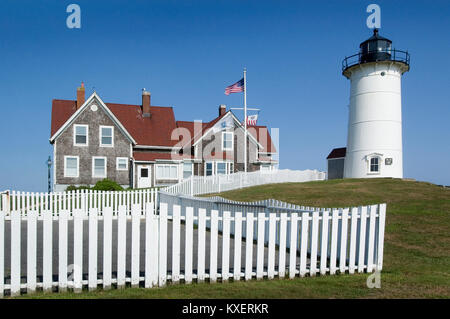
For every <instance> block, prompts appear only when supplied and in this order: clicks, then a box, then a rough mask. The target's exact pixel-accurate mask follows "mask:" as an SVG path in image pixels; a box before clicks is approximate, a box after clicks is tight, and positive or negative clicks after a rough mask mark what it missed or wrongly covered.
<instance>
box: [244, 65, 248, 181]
mask: <svg viewBox="0 0 450 319" xmlns="http://www.w3.org/2000/svg"><path fill="white" fill-rule="evenodd" d="M244 130H245V132H244V136H245V137H244V172H245V173H247V69H246V68H244Z"/></svg>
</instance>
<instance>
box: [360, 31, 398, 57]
mask: <svg viewBox="0 0 450 319" xmlns="http://www.w3.org/2000/svg"><path fill="white" fill-rule="evenodd" d="M359 48H360V54H361V63H366V62H376V61H386V60H390V59H391V53H392V41H391V40H389V39H386V38H384V37H382V36H380V35H379V34H378V29H374V30H373V35H372V36H371V37H370V38H369V39H367V40H366V41H364V42H362V43H361V44H360V45H359Z"/></svg>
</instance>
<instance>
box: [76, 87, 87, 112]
mask: <svg viewBox="0 0 450 319" xmlns="http://www.w3.org/2000/svg"><path fill="white" fill-rule="evenodd" d="M85 99H86V96H85V90H84V83H83V82H81V86H80V87H79V88H77V110H78V109H79V108H80V107H81V106H82V105H83V103H84V101H85Z"/></svg>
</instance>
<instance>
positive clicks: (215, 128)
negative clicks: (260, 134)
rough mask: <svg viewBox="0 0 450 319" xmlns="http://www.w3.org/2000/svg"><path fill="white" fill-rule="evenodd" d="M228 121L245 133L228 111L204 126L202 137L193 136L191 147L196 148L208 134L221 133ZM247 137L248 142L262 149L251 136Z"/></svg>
mask: <svg viewBox="0 0 450 319" xmlns="http://www.w3.org/2000/svg"><path fill="white" fill-rule="evenodd" d="M230 120H231V121H232V122H233V124H234V127H233V128H235V127H238V128H240V129H241V130H242V131H243V132H245V128H244V127H243V126H242V124H241V123H240V122H239V120H238V119H237V118H236V116H235V115H234V114H233V112H231V111H228V112H227V113H225V114H224V115H223V116H221V117H218V118H216V119H215V120H213V121H211V122H210V124H209V125H207V126H205V127H204V128H203V130H202V135H200V134H198V135H197V136H194V138H193V141H194V142H193V146H196V145H197V144H198V143H199V142H200V141H201V140H203V139H204V138H205V137H207V136H208V135H209V134H210V133H213V134H216V133H217V132H222V131H223V130H224V128H223V127H222V125H223V123H227V122H228V123H227V124H229V121H230ZM247 136H248V137H249V140H250V141H252V142H253V143H254V144H255V145H257V146H258V147H260V148H261V149H262V148H263V146H262V145H261V144H260V143H259V142H258V141H257V140H256V139H255V137H254V136H253V135H252V134H248V135H247Z"/></svg>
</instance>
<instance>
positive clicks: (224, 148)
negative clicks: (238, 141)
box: [222, 131, 234, 151]
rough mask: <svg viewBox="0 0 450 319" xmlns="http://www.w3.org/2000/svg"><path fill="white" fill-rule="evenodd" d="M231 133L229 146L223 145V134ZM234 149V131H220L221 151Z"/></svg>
mask: <svg viewBox="0 0 450 319" xmlns="http://www.w3.org/2000/svg"><path fill="white" fill-rule="evenodd" d="M227 134H231V147H225V146H224V144H225V135H227ZM233 149H234V133H233V132H227V131H225V132H222V150H223V151H232V150H233Z"/></svg>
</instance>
